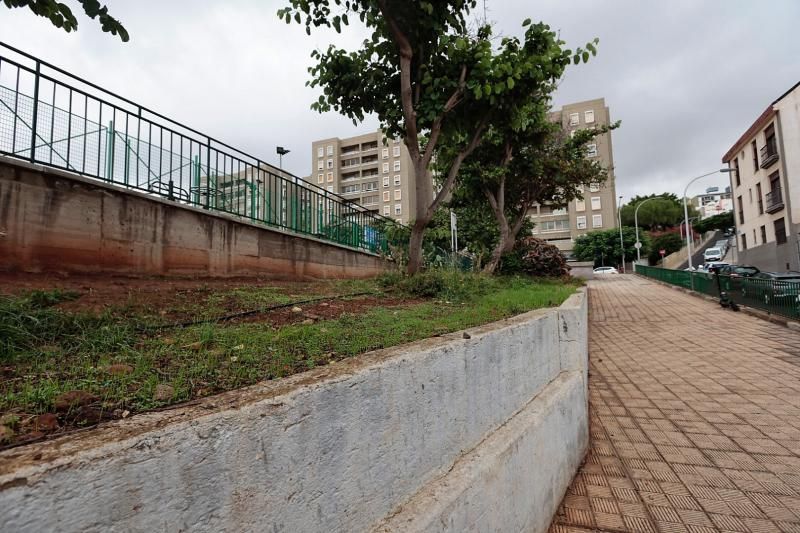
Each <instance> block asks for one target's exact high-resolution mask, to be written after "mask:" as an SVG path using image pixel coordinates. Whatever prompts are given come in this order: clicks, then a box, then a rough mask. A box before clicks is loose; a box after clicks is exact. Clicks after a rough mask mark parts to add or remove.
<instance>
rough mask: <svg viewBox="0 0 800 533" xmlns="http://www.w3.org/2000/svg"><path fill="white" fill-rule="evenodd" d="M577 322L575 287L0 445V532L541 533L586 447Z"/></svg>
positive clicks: (583, 357) (581, 312)
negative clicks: (462, 322)
mask: <svg viewBox="0 0 800 533" xmlns="http://www.w3.org/2000/svg"><path fill="white" fill-rule="evenodd" d="M586 313H587V307H586V298H585V294H584V293H583V292H581V293H579V294H576V295H574V296H573V297H571V298H570V299H569V300H567V302H565V303H564V305H562V306H561V307H560V308H558V309H550V310H541V311H535V312H531V313H527V314H525V315H521V316H519V317H515V318H513V319H510V320H506V321H503V322H499V323H495V324H490V325H487V326H483V327H480V328H475V329H473V330H470V331H469V335H462V333H458V334H452V335H446V336H443V337H440V338H434V339H428V340H425V341H421V342H416V343H413V344H409V345H406V346H401V347H397V348H392V349H387V350H381V351H377V352H372V353H370V354H366V355H364V356H361V357H358V358H353V359H351V360H348V361H344V362H341V363H335V364H332V365H330V366H328V367H325V368H320V369H316V370H313V371H311V372H307V373H305V374H301V375H297V376H293V377H291V378H288V379H284V380H279V381H274V382H266V383H263V384H260V385H257V386H254V387H250V388H247V389H244V390H241V391H236V392H231V393H226V394H222V395H219V396H216V397H213V398H208V399H204V400H200V401H197V402H195V403H191V404H188V405H185V406H182V407H179V408H176V409H172V410H167V411H163V412H155V413H147V414H143V415H138V416H135V417H132V418H130V419H127V420H120V421H115V422H112V423H110V424H107V425H106V426H105V427H100V428H96V429H93V430H89V431H86V432H83V433H76V434H74V435H71V436H65V437H63V438H60V439H56V440H53V441H50V442H44V443H39V444H34V445H30V446H26V447H21V448H16V449H12V450H8V451H5V452H2V453H0V524H3V529H4V530H7V531H15V532H28V531H30V532H39V531H56V530H58V531H81V532H95V531H97V532H100V531H103V532H107V531H112V532H113V531H274V532H279V531H285V532H295V531H303V532H315V531H319V532H329V531H347V532H357V531H369V530H376V531H404V532H406V531H412V532H413V531H419V532H422V531H452V532H462V531H533V532H544V531H546V530H547V527H548V525H549V523H550V520H551V518H552V516H553V515H554V513H555V512H556V510H557V506H558V505H559V503H560V500H561V498H562V496H563V494H564V492H565V491H566V488H567V486H568V485H569V482H570V480H571V478H572V476H573V474H574V472H575V471H576V469H577V467H578V466H579V464H580V462H581V460H582V458H583V456H584V453H585V451H586V448H587V445H588V405H587V366H588V362H587V331H586V329H587V316H586ZM467 337H469V338H467Z"/></svg>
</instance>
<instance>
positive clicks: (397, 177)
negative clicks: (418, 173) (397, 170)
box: [394, 175, 400, 186]
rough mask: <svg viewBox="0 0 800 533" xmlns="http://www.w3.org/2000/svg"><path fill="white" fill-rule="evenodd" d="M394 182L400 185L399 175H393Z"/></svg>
mask: <svg viewBox="0 0 800 533" xmlns="http://www.w3.org/2000/svg"><path fill="white" fill-rule="evenodd" d="M394 184H395V185H396V186H398V185H400V176H399V175H395V177H394Z"/></svg>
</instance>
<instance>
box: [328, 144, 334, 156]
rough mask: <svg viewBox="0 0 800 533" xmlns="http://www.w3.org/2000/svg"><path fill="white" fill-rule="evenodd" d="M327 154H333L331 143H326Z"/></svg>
mask: <svg viewBox="0 0 800 533" xmlns="http://www.w3.org/2000/svg"><path fill="white" fill-rule="evenodd" d="M328 155H333V145H332V144H329V145H328Z"/></svg>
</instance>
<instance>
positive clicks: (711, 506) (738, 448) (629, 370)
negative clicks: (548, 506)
mask: <svg viewBox="0 0 800 533" xmlns="http://www.w3.org/2000/svg"><path fill="white" fill-rule="evenodd" d="M589 305H590V314H589V322H590V341H589V352H590V365H591V367H592V368H591V378H590V381H589V395H590V420H591V427H590V437H591V445H590V451H589V454H588V455H587V458H586V461H585V463H584V465H583V467H582V470H581V472H580V473H579V474H577V475H576V476H575V478H574V480H573V483H572V485H571V486H570V488H569V489H568V491H567V494H566V496H565V497H564V501H563V502H562V505H561V507H560V508H559V511H558V513H557V514H556V516H555V518H554V520H553V524H552V526H551V528H550V532H552V533H588V532H589V531H612V532H615V533H616V532H651V531H652V532H654V533H656V532H661V533H686V532H691V533H707V532H708V533H710V532H718V531H740V532H746V533H750V532H767V531H776V532H785V533H800V333H799V332H796V331H794V330H788V329H786V328H784V327H781V326H778V325H775V324H771V323H768V322H765V321H761V320H759V319H756V318H754V317H751V316H748V315H745V314H743V313H738V314H734V313H730V312H728V311H725V310H723V309H721V308H719V307H718V306H716V305H714V304H713V303H709V302H705V301H703V300H700V299H698V298H693V297H691V296H689V295H686V294H683V293H681V292H679V291H676V290H673V289H671V288H669V287H666V286H663V285H660V284H656V283H654V282H652V281H649V280H645V279H642V278H638V277H635V276H631V275H621V276H616V277H615V278H614V279H613V280H598V281H593V282H592V283H591V284H590V288H589ZM709 331H713V332H714V338H715V342H714V346H708V343H707V342H706V339H707V337H708V332H709ZM600 359H602V363H600V362H599V360H600Z"/></svg>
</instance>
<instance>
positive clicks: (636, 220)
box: [633, 196, 663, 263]
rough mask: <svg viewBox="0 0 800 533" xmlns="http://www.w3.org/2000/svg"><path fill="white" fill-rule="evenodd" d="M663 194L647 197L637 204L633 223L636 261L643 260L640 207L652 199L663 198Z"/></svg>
mask: <svg viewBox="0 0 800 533" xmlns="http://www.w3.org/2000/svg"><path fill="white" fill-rule="evenodd" d="M661 198H663V196H653V197H652V198H645V199H644V200H642V201H641V202H639V203H638V204H636V209H634V210H633V225H634V227H635V228H636V262H637V263H638V262H640V261H641V260H642V251H641V250H642V243H641V242H639V208H640V207H642V206H643V205H644V204H646V203H647V202H649V201H650V200H657V199H661Z"/></svg>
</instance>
